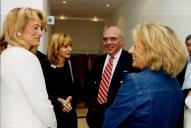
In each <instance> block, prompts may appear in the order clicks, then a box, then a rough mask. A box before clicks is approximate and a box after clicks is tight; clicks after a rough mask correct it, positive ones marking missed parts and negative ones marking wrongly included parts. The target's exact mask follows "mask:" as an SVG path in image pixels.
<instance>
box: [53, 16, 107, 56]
mask: <svg viewBox="0 0 191 128" xmlns="http://www.w3.org/2000/svg"><path fill="white" fill-rule="evenodd" d="M103 27H104V22H103V21H98V22H94V21H86V20H84V21H83V20H58V19H57V20H56V22H55V25H54V26H53V29H52V31H53V32H64V33H68V34H70V36H71V37H72V40H73V44H72V48H73V53H84V54H98V53H100V52H101V47H102V35H103V34H102V33H103Z"/></svg>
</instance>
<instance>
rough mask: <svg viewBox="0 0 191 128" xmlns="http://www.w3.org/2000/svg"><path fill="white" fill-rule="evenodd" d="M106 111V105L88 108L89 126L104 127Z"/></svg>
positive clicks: (90, 127) (87, 118) (93, 127)
mask: <svg viewBox="0 0 191 128" xmlns="http://www.w3.org/2000/svg"><path fill="white" fill-rule="evenodd" d="M105 111H106V106H105V105H99V106H96V107H90V108H89V109H88V113H87V116H86V121H87V124H88V126H89V128H102V125H103V121H104V114H105Z"/></svg>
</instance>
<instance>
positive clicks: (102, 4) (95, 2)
mask: <svg viewBox="0 0 191 128" xmlns="http://www.w3.org/2000/svg"><path fill="white" fill-rule="evenodd" d="M48 1H49V4H50V13H51V15H53V16H60V15H64V16H67V17H81V18H90V17H98V18H106V17H107V15H109V14H110V13H112V12H113V11H114V10H116V9H118V8H119V7H120V6H121V5H122V4H123V3H124V2H125V1H126V0H65V1H66V2H67V3H66V4H63V3H62V1H63V0H48ZM106 3H108V4H110V7H106Z"/></svg>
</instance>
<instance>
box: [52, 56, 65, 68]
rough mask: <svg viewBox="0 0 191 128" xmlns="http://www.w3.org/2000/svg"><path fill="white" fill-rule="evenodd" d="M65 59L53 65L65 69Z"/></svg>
mask: <svg viewBox="0 0 191 128" xmlns="http://www.w3.org/2000/svg"><path fill="white" fill-rule="evenodd" d="M64 63H65V59H64V58H59V59H58V61H57V62H55V63H54V64H53V65H55V66H56V67H64Z"/></svg>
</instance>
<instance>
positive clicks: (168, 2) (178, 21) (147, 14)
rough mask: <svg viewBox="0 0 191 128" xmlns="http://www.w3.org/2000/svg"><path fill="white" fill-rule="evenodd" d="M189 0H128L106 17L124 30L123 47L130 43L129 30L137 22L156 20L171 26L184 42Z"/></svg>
mask: <svg viewBox="0 0 191 128" xmlns="http://www.w3.org/2000/svg"><path fill="white" fill-rule="evenodd" d="M190 21H191V0H128V1H127V2H125V3H124V5H123V6H121V7H120V8H119V9H118V10H117V11H115V12H114V13H113V14H111V15H110V17H109V18H108V22H107V24H108V25H117V26H119V27H120V28H122V30H123V31H124V32H125V35H126V44H125V46H124V48H125V49H128V48H129V47H130V46H131V45H132V37H131V31H132V29H133V27H134V26H135V25H136V24H138V23H148V22H156V23H160V24H163V25H167V26H169V27H171V28H172V29H173V30H174V31H175V32H176V33H177V35H178V36H179V38H180V39H181V40H182V42H184V40H185V37H186V36H187V35H188V34H190V33H191V22H190Z"/></svg>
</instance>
